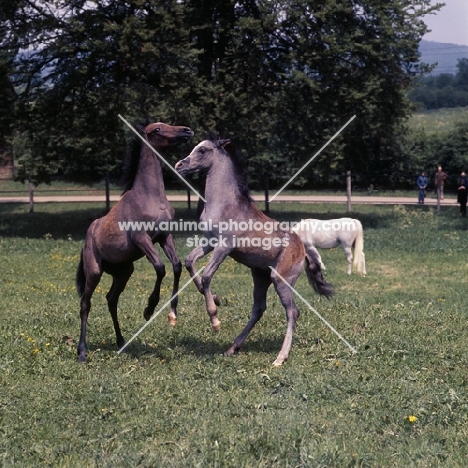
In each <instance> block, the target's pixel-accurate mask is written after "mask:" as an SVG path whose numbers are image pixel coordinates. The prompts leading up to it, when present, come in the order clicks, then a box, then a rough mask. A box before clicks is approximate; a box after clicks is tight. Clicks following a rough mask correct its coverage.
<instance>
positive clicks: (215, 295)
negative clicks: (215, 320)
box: [213, 294, 221, 307]
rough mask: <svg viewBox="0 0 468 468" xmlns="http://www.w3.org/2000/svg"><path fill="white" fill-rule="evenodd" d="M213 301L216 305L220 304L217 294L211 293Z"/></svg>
mask: <svg viewBox="0 0 468 468" xmlns="http://www.w3.org/2000/svg"><path fill="white" fill-rule="evenodd" d="M213 301H214V303H215V304H216V305H217V306H218V307H219V306H220V305H221V301H220V299H219V296H218V295H217V294H213Z"/></svg>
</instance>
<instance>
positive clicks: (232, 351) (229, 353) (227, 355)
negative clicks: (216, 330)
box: [224, 347, 237, 357]
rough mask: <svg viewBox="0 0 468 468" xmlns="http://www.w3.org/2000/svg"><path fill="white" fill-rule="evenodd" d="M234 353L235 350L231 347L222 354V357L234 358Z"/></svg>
mask: <svg viewBox="0 0 468 468" xmlns="http://www.w3.org/2000/svg"><path fill="white" fill-rule="evenodd" d="M236 351H237V349H235V348H233V347H231V348H229V349H228V350H227V351H226V352H225V353H224V355H225V356H226V357H231V356H234V354H235V353H236Z"/></svg>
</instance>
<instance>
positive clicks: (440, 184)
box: [434, 166, 448, 200]
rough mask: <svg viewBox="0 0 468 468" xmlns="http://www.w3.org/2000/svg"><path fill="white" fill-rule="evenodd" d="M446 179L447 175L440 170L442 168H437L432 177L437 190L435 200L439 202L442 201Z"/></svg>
mask: <svg viewBox="0 0 468 468" xmlns="http://www.w3.org/2000/svg"><path fill="white" fill-rule="evenodd" d="M446 179H448V175H447V174H446V173H445V172H444V171H443V170H442V166H439V167H438V168H437V172H436V173H435V177H434V183H435V186H436V189H437V198H438V199H439V200H443V199H444V183H445V180H446Z"/></svg>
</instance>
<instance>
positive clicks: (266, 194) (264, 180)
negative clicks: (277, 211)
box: [263, 173, 270, 213]
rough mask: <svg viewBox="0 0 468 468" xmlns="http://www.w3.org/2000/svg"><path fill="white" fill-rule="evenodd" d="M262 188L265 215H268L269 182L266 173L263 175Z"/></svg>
mask: <svg viewBox="0 0 468 468" xmlns="http://www.w3.org/2000/svg"><path fill="white" fill-rule="evenodd" d="M263 187H264V193H265V213H269V212H270V199H269V194H268V191H269V190H270V181H269V178H268V174H267V173H265V174H263Z"/></svg>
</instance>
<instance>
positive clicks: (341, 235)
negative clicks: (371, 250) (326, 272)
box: [292, 218, 366, 276]
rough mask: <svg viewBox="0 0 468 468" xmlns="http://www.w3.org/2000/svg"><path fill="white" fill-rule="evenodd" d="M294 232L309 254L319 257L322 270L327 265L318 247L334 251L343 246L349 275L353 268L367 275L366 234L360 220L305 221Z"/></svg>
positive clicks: (294, 228)
mask: <svg viewBox="0 0 468 468" xmlns="http://www.w3.org/2000/svg"><path fill="white" fill-rule="evenodd" d="M292 230H293V231H294V232H295V233H296V234H298V235H299V237H300V238H301V240H302V243H303V244H304V247H305V249H306V251H307V252H308V253H309V252H310V253H311V255H314V254H316V255H318V259H319V261H320V266H321V268H322V269H325V265H324V264H323V262H322V258H321V257H320V254H319V253H318V251H317V247H318V248H320V249H333V248H334V247H338V246H339V245H340V244H341V245H342V246H343V248H344V250H345V253H346V258H347V260H348V275H350V274H351V269H352V266H354V268H355V269H356V270H357V271H358V272H359V273H361V274H362V275H363V276H365V275H366V261H365V256H364V252H363V248H364V233H363V230H362V224H361V222H360V221H359V220H357V219H352V218H340V219H330V220H325V221H322V220H320V219H303V220H301V222H300V223H298V224H297V225H296V226H294V227H293V228H292ZM353 244H354V262H353V252H352V246H353Z"/></svg>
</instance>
